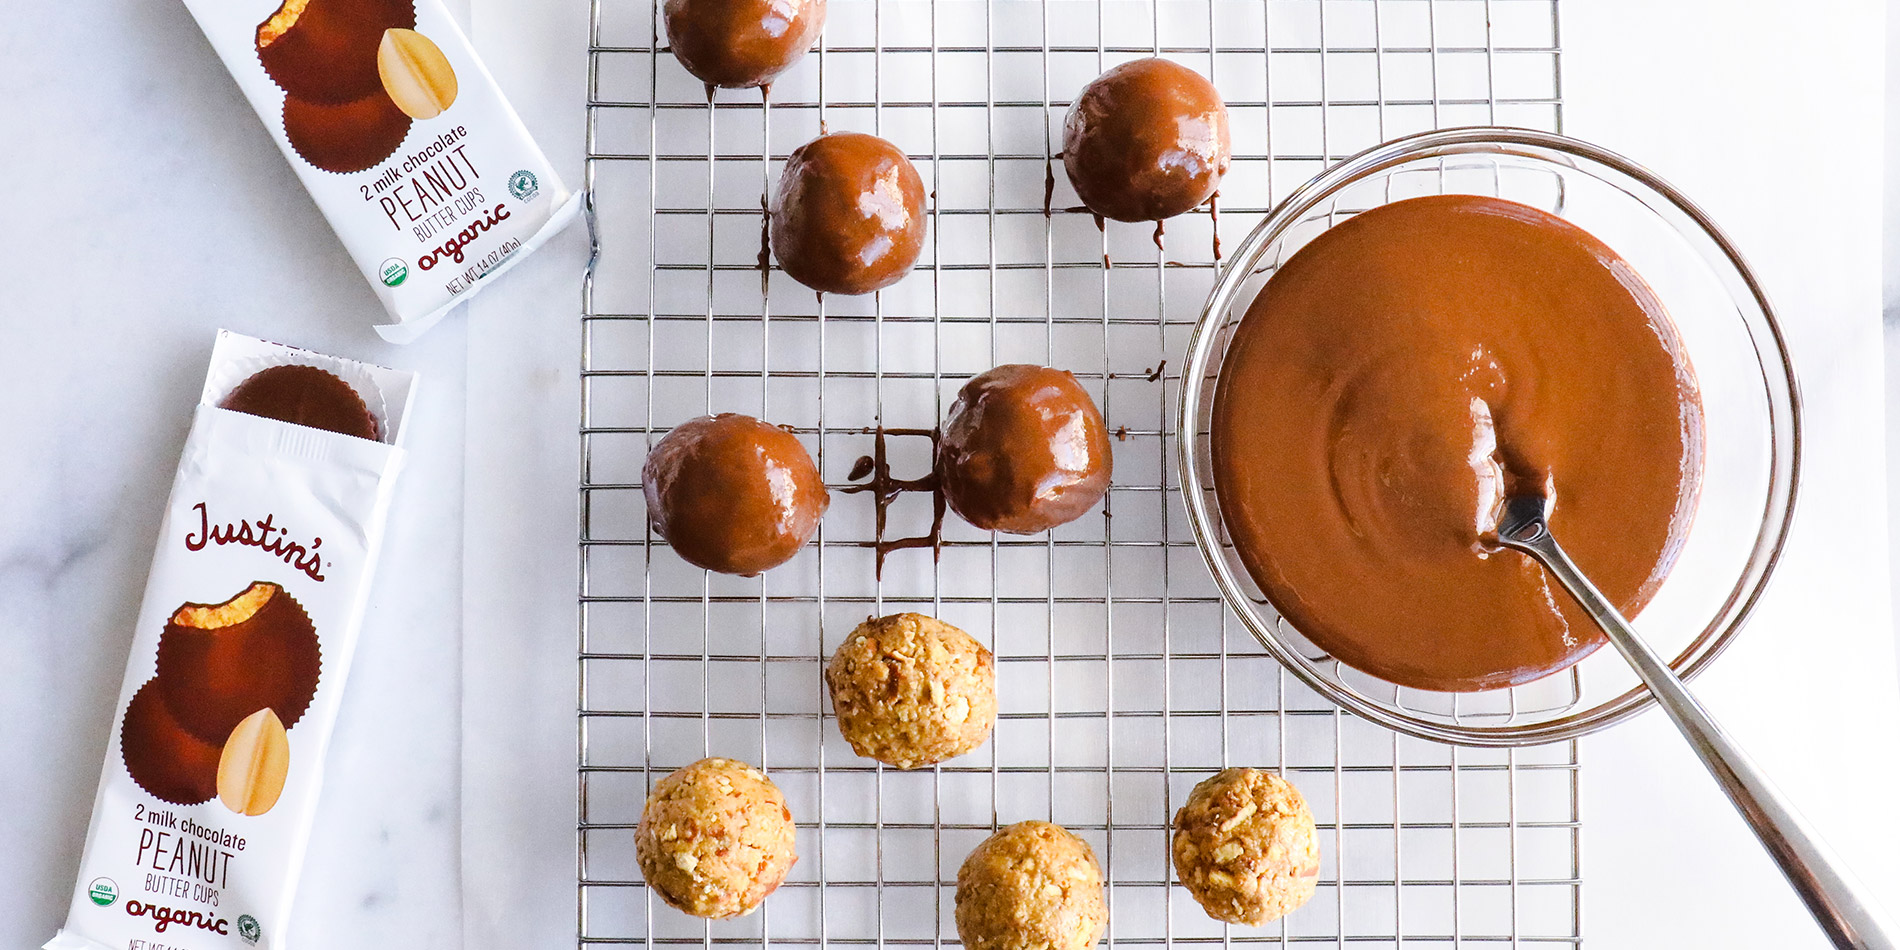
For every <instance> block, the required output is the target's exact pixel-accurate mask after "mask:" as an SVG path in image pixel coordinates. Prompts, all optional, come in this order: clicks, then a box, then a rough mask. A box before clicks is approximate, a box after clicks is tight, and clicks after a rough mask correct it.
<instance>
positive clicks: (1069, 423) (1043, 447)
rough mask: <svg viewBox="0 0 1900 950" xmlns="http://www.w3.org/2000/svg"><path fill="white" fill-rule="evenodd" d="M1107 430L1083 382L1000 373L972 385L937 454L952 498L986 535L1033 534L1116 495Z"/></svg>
mask: <svg viewBox="0 0 1900 950" xmlns="http://www.w3.org/2000/svg"><path fill="white" fill-rule="evenodd" d="M1113 470H1114V457H1113V456H1112V455H1111V454H1110V451H1109V443H1108V424H1107V423H1106V422H1104V421H1103V419H1102V412H1101V410H1100V409H1097V408H1096V407H1095V400H1093V399H1091V398H1089V394H1088V392H1087V391H1085V390H1084V389H1083V388H1082V385H1081V384H1080V383H1078V382H1076V380H1075V376H1074V375H1072V374H1070V373H1069V372H1067V371H1065V370H1059V369H1050V368H1049V367H1046V366H1029V365H1024V364H1010V365H1006V366H998V367H996V368H995V369H993V370H990V371H989V372H987V373H984V374H982V375H980V376H977V377H976V378H974V379H972V380H970V381H969V382H968V383H966V384H964V386H963V389H962V391H961V392H959V393H957V399H956V402H955V403H953V404H952V405H951V406H950V416H949V419H948V420H947V421H946V422H945V423H944V427H943V439H942V441H941V442H940V443H939V444H938V446H937V476H938V478H939V479H941V480H942V483H943V493H944V498H945V500H947V501H948V502H949V503H950V507H951V508H953V509H955V510H956V512H957V514H959V515H962V516H963V518H964V520H966V521H968V522H970V523H971V524H973V525H975V526H977V527H979V528H987V529H992V530H996V531H1007V532H1010V533H1012V534H1031V533H1034V532H1037V531H1042V530H1044V529H1046V528H1053V527H1055V526H1056V525H1059V524H1066V523H1068V522H1070V521H1074V520H1075V519H1077V518H1079V517H1081V516H1082V515H1083V514H1084V513H1085V512H1087V511H1088V510H1089V509H1091V508H1093V507H1095V505H1096V503H1097V502H1100V501H1101V500H1102V496H1103V495H1104V494H1106V493H1107V492H1108V480H1109V475H1110V474H1111V472H1112V471H1113Z"/></svg>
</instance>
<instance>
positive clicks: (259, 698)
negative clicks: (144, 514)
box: [153, 581, 323, 774]
mask: <svg viewBox="0 0 1900 950" xmlns="http://www.w3.org/2000/svg"><path fill="white" fill-rule="evenodd" d="M322 664H323V658H322V653H321V647H320V646H319V644H318V642H317V630H316V627H315V626H314V625H313V624H311V622H310V617H309V615H308V614H306V613H305V612H304V609H303V606H302V605H301V604H299V603H297V601H296V599H295V598H293V597H291V596H290V595H289V594H288V593H285V592H284V589H283V588H282V587H279V586H278V585H276V584H272V583H269V582H266V581H257V582H254V583H252V584H251V585H250V586H249V587H247V588H245V589H244V590H243V591H241V592H239V593H238V594H237V595H236V596H234V597H232V598H231V599H230V600H227V601H225V602H224V603H221V604H186V605H184V606H182V607H179V608H178V609H177V610H176V611H174V612H173V613H172V617H171V620H170V622H168V623H166V624H165V632H164V634H163V635H161V636H160V637H159V641H158V678H157V679H156V680H154V681H153V683H154V685H155V686H156V687H157V691H158V692H159V694H160V695H162V696H163V698H164V700H165V706H166V709H167V710H168V711H169V712H170V714H171V715H172V716H173V717H174V718H175V719H176V721H177V723H178V725H179V726H180V727H182V728H183V729H185V730H186V731H188V732H190V733H191V734H192V735H194V736H197V737H198V738H199V739H202V740H204V741H205V742H209V743H215V744H217V745H218V746H221V745H222V744H223V743H224V742H225V741H226V740H227V739H229V738H230V736H231V731H232V730H233V729H235V728H237V725H238V723H240V722H242V721H243V720H244V719H245V717H247V716H250V715H252V714H253V713H255V712H257V711H258V710H260V709H265V708H269V709H271V710H273V711H274V712H275V714H276V716H277V718H278V719H279V720H281V721H282V722H283V724H284V726H285V727H286V728H288V727H290V726H294V725H296V724H297V720H298V719H301V718H302V717H303V714H304V711H305V710H307V709H308V708H309V707H310V700H311V699H312V698H314V697H315V696H316V693H317V680H318V678H319V675H320V674H321V672H322ZM212 758H213V773H214V774H215V772H216V755H215V754H214V755H213V757H212Z"/></svg>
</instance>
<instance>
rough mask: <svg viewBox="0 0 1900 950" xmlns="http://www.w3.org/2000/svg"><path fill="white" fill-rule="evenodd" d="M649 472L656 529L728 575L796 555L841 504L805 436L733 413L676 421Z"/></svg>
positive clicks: (650, 514)
mask: <svg viewBox="0 0 1900 950" xmlns="http://www.w3.org/2000/svg"><path fill="white" fill-rule="evenodd" d="M642 478H643V482H644V490H645V493H646V502H647V519H648V520H649V521H650V522H651V523H652V525H653V529H654V530H655V531H657V532H659V534H660V536H661V537H664V538H665V539H666V540H667V541H668V543H670V544H672V546H673V550H675V551H677V552H679V556H680V557H682V558H685V559H686V560H687V561H688V562H689V563H691V564H694V565H697V566H699V567H703V568H705V569H707V570H709V571H719V572H721V573H725V574H743V575H746V576H748V577H749V576H751V575H753V574H758V573H760V572H762V571H765V570H768V569H770V568H774V567H777V566H778V565H780V564H783V563H785V562H786V561H789V560H791V558H792V555H794V554H797V553H798V549H799V548H801V547H803V546H804V545H805V542H806V541H807V540H809V539H810V538H811V535H812V532H814V531H816V530H817V529H818V519H819V517H821V516H822V515H824V513H825V508H826V507H827V506H829V505H830V504H831V497H830V494H829V493H828V492H826V491H825V485H824V482H823V481H822V480H820V479H819V477H818V468H817V466H814V465H813V464H812V461H811V455H810V453H807V452H806V451H805V446H804V445H803V444H801V443H800V442H799V441H798V439H797V437H795V436H793V435H792V434H791V433H790V432H787V431H785V430H784V429H781V428H779V427H777V426H774V425H767V424H766V423H763V422H760V421H759V420H757V419H754V418H752V417H751V416H743V415H739V414H738V413H731V412H728V413H722V414H720V415H717V416H700V417H699V418H697V419H692V420H689V421H687V422H684V423H681V424H680V425H679V426H677V427H675V428H674V429H673V431H671V432H669V433H667V434H666V438H663V439H661V440H660V441H659V444H657V445H655V446H654V447H653V451H651V452H649V453H648V454H647V461H646V466H645V468H644V470H643V472H642Z"/></svg>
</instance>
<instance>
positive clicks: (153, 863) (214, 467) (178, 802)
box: [46, 331, 416, 950]
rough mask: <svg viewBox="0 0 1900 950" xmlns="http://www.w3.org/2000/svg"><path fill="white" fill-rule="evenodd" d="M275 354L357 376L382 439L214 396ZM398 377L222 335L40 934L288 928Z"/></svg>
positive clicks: (233, 943)
mask: <svg viewBox="0 0 1900 950" xmlns="http://www.w3.org/2000/svg"><path fill="white" fill-rule="evenodd" d="M284 364H298V365H304V366H313V367H316V368H318V369H322V370H324V371H325V372H328V373H330V374H331V375H332V376H333V377H335V378H336V379H340V380H342V381H344V382H346V383H348V384H349V385H350V387H351V388H353V389H356V390H357V391H358V393H359V394H362V395H365V396H369V397H370V398H368V399H365V405H366V407H368V409H369V412H370V415H371V417H372V418H375V419H376V421H377V423H378V429H379V432H380V435H381V441H372V440H370V439H367V438H363V437H360V436H356V435H344V434H341V433H339V432H332V431H327V430H324V429H318V428H311V427H308V426H303V425H296V424H292V423H289V422H280V421H278V420H276V419H271V418H264V417H261V416H257V415H249V414H246V413H244V412H238V411H235V410H232V409H225V408H221V406H220V403H221V402H223V401H225V399H226V398H227V397H228V396H229V395H230V393H231V392H232V390H233V389H235V388H236V387H237V386H238V384H240V383H242V382H243V381H244V380H245V379H247V378H249V376H250V374H251V373H254V372H257V371H259V370H262V369H265V368H268V367H272V366H279V365H284ZM415 381H416V380H415V375H414V374H412V373H406V372H399V371H396V370H390V369H384V368H382V367H377V366H369V365H366V364H362V363H355V362H351V361H347V360H340V359H336V358H334V357H326V356H321V355H319V354H315V353H310V352H307V351H304V350H298V349H294V348H291V347H286V346H279V345H277V344H273V343H266V342H264V341H262V340H255V339H252V338H250V337H246V336H240V335H238V334H234V333H231V332H229V331H223V332H220V333H219V334H218V341H217V345H216V346H215V348H214V349H213V350H212V355H211V369H210V372H209V373H207V374H206V378H205V388H204V392H203V395H202V396H201V397H200V399H199V402H198V406H197V409H196V414H195V416H194V417H193V421H192V426H191V434H190V435H189V436H188V437H187V438H186V440H185V451H184V455H183V457H182V458H181V459H180V460H179V463H178V474H177V477H176V478H175V479H174V481H173V482H172V492H171V499H170V501H168V502H167V503H166V508H165V517H164V521H163V523H162V524H161V525H160V528H159V536H158V550H157V553H156V554H155V555H154V556H153V558H152V573H151V576H150V578H149V579H148V580H147V581H146V585H145V598H144V600H143V602H142V603H141V606H140V607H139V616H138V627H137V630H136V632H135V633H134V635H133V638H132V653H131V657H130V659H128V660H127V662H126V673H125V684H124V686H123V687H122V688H121V689H120V691H119V704H118V707H117V712H116V714H115V715H114V716H113V720H112V735H111V738H110V739H109V740H108V742H107V746H106V761H105V769H104V772H103V773H102V774H101V776H100V779H99V791H98V795H97V797H96V798H95V799H94V801H93V810H92V826H91V828H90V829H89V830H88V831H87V833H86V850H85V854H84V857H83V858H82V859H81V861H80V866H79V879H78V882H77V884H76V886H75V887H74V893H73V900H72V907H71V909H70V910H69V911H68V913H67V917H66V927H65V929H63V930H61V931H60V932H59V933H58V934H57V935H56V936H54V937H53V939H52V940H51V941H50V942H49V943H47V944H46V948H47V950H211V948H245V947H281V946H283V945H284V939H283V934H284V927H285V925H286V924H287V923H288V922H289V919H290V903H291V898H292V896H293V895H294V894H295V892H296V888H297V876H298V872H299V870H300V869H301V867H302V865H303V857H304V846H305V844H306V843H307V842H308V840H309V837H310V826H311V819H312V817H313V815H314V813H315V809H316V803H317V793H318V791H319V789H320V788H321V786H322V784H323V781H322V780H323V764H324V754H325V750H326V749H327V747H328V746H329V742H330V732H331V729H332V727H333V726H334V724H335V722H336V714H337V703H338V701H339V700H340V699H341V698H342V695H343V683H344V678H345V675H346V674H347V672H348V671H349V667H350V655H351V653H352V652H354V650H355V647H356V636H357V630H358V629H359V627H360V626H361V624H362V617H363V605H364V601H365V597H366V595H367V593H368V591H369V581H370V577H371V576H372V574H373V573H374V572H375V567H376V554H377V549H378V548H379V546H380V544H381V541H382V534H383V522H384V520H385V517H386V516H387V514H388V511H389V500H390V497H391V495H392V492H393V489H394V485H395V481H396V475H397V473H398V471H400V470H401V468H402V465H403V458H404V453H403V449H402V436H403V429H404V425H403V420H404V418H405V417H406V416H407V415H408V412H409V407H410V405H411V400H412V399H413V397H414V393H415ZM364 390H369V391H368V392H364Z"/></svg>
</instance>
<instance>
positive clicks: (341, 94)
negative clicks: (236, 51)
mask: <svg viewBox="0 0 1900 950" xmlns="http://www.w3.org/2000/svg"><path fill="white" fill-rule="evenodd" d="M415 25H416V8H415V4H414V3H413V2H412V0H284V2H283V5H282V6H280V7H278V8H277V10H276V12H274V13H272V14H271V15H270V16H269V17H268V18H266V19H265V20H264V22H262V23H259V24H258V25H257V34H256V39H257V60H258V62H260V63H262V64H263V65H264V72H265V73H267V74H269V76H270V78H271V81H272V82H275V83H276V84H277V85H278V87H279V88H281V89H283V90H284V92H285V93H286V94H288V95H289V96H291V97H293V98H297V99H302V100H303V101H305V102H308V103H313V104H316V105H341V104H343V103H347V102H356V101H358V100H361V99H363V98H365V97H367V96H369V95H371V94H380V93H382V91H383V81H382V77H381V76H380V75H378V73H377V69H376V50H377V48H378V46H379V45H380V44H381V43H382V41H383V31H385V30H389V29H397V28H400V29H412V28H414V27H415Z"/></svg>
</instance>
